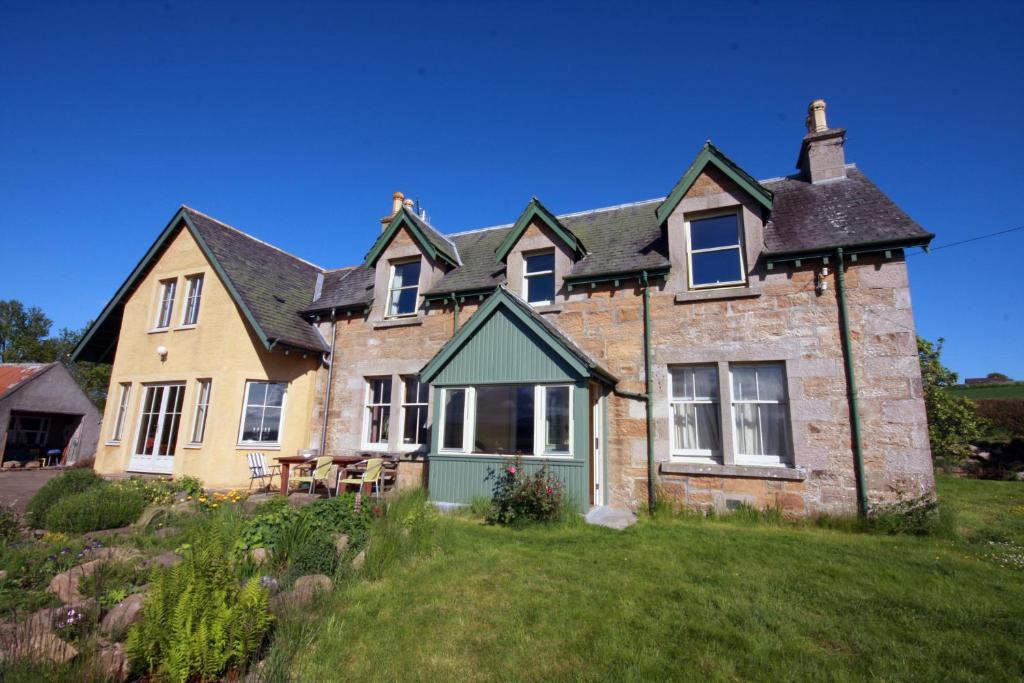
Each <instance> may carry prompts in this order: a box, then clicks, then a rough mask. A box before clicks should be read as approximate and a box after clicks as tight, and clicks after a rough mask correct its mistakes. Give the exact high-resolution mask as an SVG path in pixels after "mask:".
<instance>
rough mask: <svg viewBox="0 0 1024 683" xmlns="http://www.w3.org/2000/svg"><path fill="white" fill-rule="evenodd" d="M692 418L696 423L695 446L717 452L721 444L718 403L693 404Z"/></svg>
mask: <svg viewBox="0 0 1024 683" xmlns="http://www.w3.org/2000/svg"><path fill="white" fill-rule="evenodd" d="M694 409H695V410H694V419H695V421H696V423H697V446H696V447H697V448H699V449H700V450H704V451H711V452H713V453H717V452H718V451H719V450H720V448H721V446H720V444H721V439H722V435H721V429H719V424H718V404H717V403H698V404H696V405H694Z"/></svg>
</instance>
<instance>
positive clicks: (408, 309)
mask: <svg viewBox="0 0 1024 683" xmlns="http://www.w3.org/2000/svg"><path fill="white" fill-rule="evenodd" d="M419 283H420V260H419V259H416V260H415V261H406V262H404V263H392V264H391V285H390V287H389V288H388V317H389V318H394V317H398V316H403V315H415V314H416V299H417V295H418V294H419Z"/></svg>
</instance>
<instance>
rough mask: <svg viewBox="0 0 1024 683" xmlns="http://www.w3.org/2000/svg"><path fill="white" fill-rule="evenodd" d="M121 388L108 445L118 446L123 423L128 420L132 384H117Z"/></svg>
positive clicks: (122, 433)
mask: <svg viewBox="0 0 1024 683" xmlns="http://www.w3.org/2000/svg"><path fill="white" fill-rule="evenodd" d="M118 386H120V387H121V393H120V395H119V397H118V399H117V408H115V410H116V412H115V413H114V429H113V430H112V433H111V435H110V441H108V442H107V443H108V444H119V443H121V438H122V436H123V435H124V423H125V422H126V421H127V420H128V402H129V401H130V400H131V393H132V383H131V382H121V383H119V384H118Z"/></svg>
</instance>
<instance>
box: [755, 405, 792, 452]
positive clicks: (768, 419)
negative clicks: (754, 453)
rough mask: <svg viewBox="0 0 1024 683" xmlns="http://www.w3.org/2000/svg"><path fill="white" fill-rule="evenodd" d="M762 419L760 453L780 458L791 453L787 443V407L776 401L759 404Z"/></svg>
mask: <svg viewBox="0 0 1024 683" xmlns="http://www.w3.org/2000/svg"><path fill="white" fill-rule="evenodd" d="M758 411H759V413H760V421H761V439H762V443H761V449H762V450H761V452H760V453H758V455H776V456H778V457H780V458H782V457H784V456H785V455H786V454H788V453H789V447H788V446H789V444H787V443H786V407H785V406H784V405H779V404H775V403H767V404H761V405H759V406H758Z"/></svg>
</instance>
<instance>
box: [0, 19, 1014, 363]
mask: <svg viewBox="0 0 1024 683" xmlns="http://www.w3.org/2000/svg"><path fill="white" fill-rule="evenodd" d="M341 4H342V3H329V4H323V5H312V4H310V5H305V6H302V7H294V6H292V3H281V4H280V6H274V5H263V4H261V3H256V2H244V3H237V4H229V3H180V2H174V1H171V2H163V3H136V2H120V3H118V4H107V3H101V2H90V3H74V4H64V3H29V2H12V1H10V0H2V2H0V85H2V86H3V93H4V96H3V101H2V104H0V201H2V202H3V207H4V208H3V212H2V214H0V234H2V238H3V241H2V244H3V247H2V252H3V254H4V258H3V259H2V265H0V298H11V297H13V298H18V299H21V300H23V301H24V302H26V303H28V304H33V305H37V306H40V307H42V308H43V309H44V310H45V312H46V313H47V314H48V315H49V316H50V317H51V318H52V319H53V320H54V321H55V322H56V326H69V327H79V326H81V325H83V324H84V323H85V322H86V321H88V320H89V319H91V318H93V317H95V316H96V315H97V314H98V313H99V311H100V310H101V308H102V307H103V305H104V304H105V303H106V301H107V299H108V298H109V297H110V296H111V295H112V294H113V292H114V291H115V290H116V288H117V286H118V285H119V284H120V283H121V282H122V281H123V279H124V278H125V277H126V276H127V274H128V272H129V271H130V269H131V268H132V267H133V266H134V265H135V263H136V262H137V260H138V259H139V258H140V257H141V256H142V254H143V253H144V251H145V249H146V248H147V247H148V245H149V244H150V243H151V242H152V240H153V239H154V238H155V237H156V235H157V233H158V232H159V230H160V229H161V228H162V227H163V226H164V224H165V223H166V221H167V220H168V219H169V218H170V217H171V215H172V214H173V213H174V211H175V209H176V208H177V206H178V205H180V204H183V203H185V204H189V205H191V206H193V207H195V208H197V209H200V210H202V211H205V212H207V213H210V214H212V215H214V216H216V217H218V218H220V219H222V220H224V221H226V222H228V223H231V224H232V225H235V226H237V227H239V228H242V229H244V230H246V231H248V232H250V233H252V234H254V235H256V236H258V237H260V238H262V239H265V240H268V241H270V242H272V243H274V244H276V245H278V246H280V247H282V248H284V249H286V250H289V251H291V252H293V253H295V254H298V255H300V256H302V257H304V258H306V259H309V260H311V261H313V262H315V263H317V264H319V265H322V266H326V267H336V266H341V265H348V264H353V263H357V262H359V261H360V260H361V258H362V256H363V254H364V253H365V252H366V250H367V248H368V247H369V245H370V244H371V242H372V240H373V238H374V236H375V234H376V233H377V231H378V229H379V226H378V222H377V219H378V218H379V217H380V216H381V215H382V214H383V213H385V212H386V211H387V210H388V208H389V206H390V204H389V202H390V196H391V193H392V192H393V191H394V190H396V189H401V190H403V191H405V192H406V193H407V194H409V195H410V196H413V197H418V198H420V199H421V201H422V202H423V205H424V206H425V207H426V208H427V209H428V211H429V213H430V217H431V220H432V222H434V223H435V224H436V225H437V226H438V227H440V228H441V229H443V230H445V231H455V230H463V229H468V228H473V227H480V226H486V225H493V224H498V223H505V222H510V221H512V220H514V219H515V217H516V216H517V215H518V214H519V212H520V211H521V210H522V208H523V206H524V205H525V204H526V202H527V201H528V200H529V198H530V197H531V196H532V195H537V196H538V197H540V198H542V199H543V201H544V202H545V203H546V204H547V205H548V206H549V207H551V208H552V209H553V210H555V211H556V212H567V211H577V210H582V209H587V208H594V207H599V206H607V205H611V204H617V203H623V202H629V201H635V200H640V199H647V198H652V197H657V196H661V195H664V194H665V193H666V192H668V190H669V189H671V187H672V185H673V183H674V182H675V181H676V180H677V179H678V177H679V176H680V174H681V173H682V171H683V170H684V169H685V168H686V166H687V165H688V164H689V162H690V161H691V160H692V158H693V156H694V155H695V154H696V152H697V151H698V149H699V147H700V145H701V144H702V143H703V142H704V140H705V139H708V138H711V139H712V140H714V142H715V143H716V144H717V145H718V146H719V147H721V148H722V149H723V150H724V151H725V152H726V153H728V154H729V155H731V156H732V157H733V158H734V159H735V160H736V161H737V162H739V163H740V164H741V165H742V166H744V167H745V168H746V169H747V170H748V171H750V172H751V173H752V174H753V175H755V176H756V177H759V178H765V177H772V176H778V175H785V174H788V173H792V172H793V164H794V162H795V159H796V155H797V151H798V147H799V142H800V138H801V136H802V134H803V132H804V131H803V118H804V114H805V108H806V106H807V103H808V102H809V101H810V100H811V99H813V98H816V97H822V98H824V99H826V100H827V101H828V104H829V121H830V123H831V124H833V125H837V126H843V127H846V128H847V129H848V142H847V160H848V161H853V162H856V163H857V164H858V165H859V166H860V168H861V169H862V170H863V171H865V172H866V173H868V174H869V175H870V176H871V177H872V178H873V179H874V180H875V181H876V182H877V183H878V184H879V185H880V186H881V187H882V189H883V190H885V191H886V192H887V193H888V194H889V195H890V196H891V197H892V198H893V199H894V200H895V201H896V202H897V203H899V204H900V205H901V206H902V207H903V208H904V209H905V210H907V212H908V213H910V215H911V216H913V217H914V218H916V219H917V220H918V221H919V222H920V223H921V224H922V225H923V226H925V227H926V228H927V229H929V230H931V231H932V232H935V233H936V234H937V235H938V238H937V239H936V241H935V244H936V245H942V244H946V243H949V242H954V241H957V240H961V239H966V238H969V237H972V236H974V235H978V234H983V233H988V232H993V231H996V230H1000V229H1004V228H1009V227H1014V226H1017V225H1022V224H1024V214H1022V212H1021V210H1020V198H1021V188H1022V180H1024V171H1022V168H1024V163H1022V159H1024V87H1022V83H1024V75H1022V74H1024V40H1022V39H1021V30H1022V28H1024V3H1020V2H1013V3H1011V2H1006V3H996V4H990V3H988V2H972V3H970V4H969V5H964V3H962V2H957V3H943V2H939V3H935V2H928V3H907V2H886V3H879V4H871V3H814V4H810V3H794V4H789V3H780V2H772V1H768V0H762V1H760V2H751V3H724V2H723V3H680V2H673V3H664V4H646V5H641V4H634V3H624V2H615V3H596V2H586V3H580V4H579V5H576V6H573V5H571V4H569V3H564V4H563V3H554V2H544V3H540V4H531V3H526V2H512V3H501V4H498V3H466V2H459V3H452V4H444V5H441V4H435V3H415V4H408V5H406V4H403V3H401V2H388V3H362V5H364V7H351V8H347V9H346V8H342V7H341ZM369 5H373V7H367V6H369ZM1022 254H1024V231H1018V232H1016V233H1013V234H1011V235H1008V236H1004V237H1000V238H996V239H991V240H984V241H981V242H978V243H976V244H971V245H967V246H964V247H957V248H952V249H948V250H942V251H938V252H936V253H934V254H932V255H927V256H925V255H920V256H912V257H911V258H910V264H911V267H910V269H911V282H912V285H913V301H914V309H915V315H916V319H917V325H918V329H919V331H920V333H921V334H923V335H924V336H926V337H929V338H935V337H939V336H944V337H946V339H947V352H946V353H947V356H946V359H947V362H948V363H949V364H950V365H951V366H952V367H953V368H954V369H955V370H957V371H959V372H960V373H962V374H966V375H977V374H980V373H985V372H988V371H1002V372H1006V373H1008V374H1011V375H1013V376H1015V377H1019V378H1024V342H1022V339H1024V334H1022V333H1024V317H1022V316H1024V314H1022V310H1024V303H1022V300H1021V299H1022V296H1021V293H1020V282H1021V277H1020V275H1019V271H1020V266H1019V263H1020V260H1021V255H1022Z"/></svg>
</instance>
